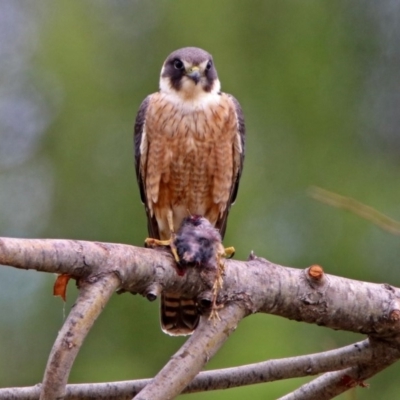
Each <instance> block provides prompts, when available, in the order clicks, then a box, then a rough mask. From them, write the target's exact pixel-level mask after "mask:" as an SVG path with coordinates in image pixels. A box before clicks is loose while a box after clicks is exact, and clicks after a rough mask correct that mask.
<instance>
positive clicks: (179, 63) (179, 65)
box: [174, 58, 183, 69]
mask: <svg viewBox="0 0 400 400" xmlns="http://www.w3.org/2000/svg"><path fill="white" fill-rule="evenodd" d="M174 67H175V69H183V62H182V61H181V60H179V59H178V58H177V59H176V60H174Z"/></svg>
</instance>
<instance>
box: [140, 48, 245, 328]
mask: <svg viewBox="0 0 400 400" xmlns="http://www.w3.org/2000/svg"><path fill="white" fill-rule="evenodd" d="M134 144H135V167H136V176H137V180H138V184H139V189H140V195H141V199H142V202H143V203H144V205H145V209H146V214H147V219H148V232H149V236H150V238H148V239H146V243H147V244H148V245H152V244H154V243H157V242H158V241H164V242H163V243H167V241H168V243H170V244H171V248H172V250H173V253H174V255H175V258H176V259H177V260H178V255H177V253H176V249H174V246H173V243H174V237H175V232H176V231H177V230H178V229H179V227H180V225H181V224H182V221H183V220H184V218H185V217H187V216H188V215H190V214H192V215H194V214H196V215H200V216H202V217H205V218H207V219H208V220H209V221H210V223H211V224H212V226H214V227H215V228H217V229H218V230H219V232H220V234H221V237H222V238H223V236H224V234H225V229H226V223H227V217H228V213H229V209H230V206H231V204H233V202H234V201H235V199H236V195H237V192H238V186H239V180H240V176H241V172H242V168H243V160H244V144H245V126H244V118H243V114H242V110H241V107H240V105H239V103H238V101H237V100H236V99H235V98H234V97H233V96H231V95H229V94H226V93H223V92H221V84H220V81H219V79H218V75H217V71H216V69H215V66H214V61H213V58H212V56H211V54H209V53H207V52H206V51H204V50H202V49H199V48H196V47H185V48H182V49H179V50H176V51H174V52H173V53H171V54H170V55H169V56H168V57H167V59H166V60H165V62H164V64H163V66H162V69H161V76H160V83H159V91H158V92H156V93H153V94H151V95H149V96H147V97H146V98H145V100H144V101H143V102H142V104H141V106H140V108H139V111H138V114H137V117H136V122H135V133H134ZM195 307H196V301H195V299H186V298H182V297H181V296H180V295H179V294H178V293H163V294H162V298H161V327H162V329H163V331H164V332H166V333H168V334H170V335H188V334H190V333H192V332H193V330H194V329H195V328H196V326H197V323H198V320H199V316H198V315H197V314H196V315H194V316H193V317H192V318H186V316H187V315H188V314H190V313H191V312H192V311H191V310H193V309H194V308H195ZM189 311H190V312H189Z"/></svg>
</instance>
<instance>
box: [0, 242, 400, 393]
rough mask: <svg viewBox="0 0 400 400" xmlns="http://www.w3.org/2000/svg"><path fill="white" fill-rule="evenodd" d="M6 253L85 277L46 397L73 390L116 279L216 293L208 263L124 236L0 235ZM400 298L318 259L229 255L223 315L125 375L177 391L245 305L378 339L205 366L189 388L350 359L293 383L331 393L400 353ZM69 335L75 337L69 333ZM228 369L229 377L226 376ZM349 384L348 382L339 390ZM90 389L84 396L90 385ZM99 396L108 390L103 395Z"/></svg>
mask: <svg viewBox="0 0 400 400" xmlns="http://www.w3.org/2000/svg"><path fill="white" fill-rule="evenodd" d="M0 263H1V264H7V265H10V266H14V267H16V268H24V269H36V270H38V271H45V272H53V273H54V272H56V273H62V274H68V275H71V276H72V277H73V278H75V279H76V280H77V281H78V285H79V287H80V289H81V293H80V295H79V298H78V300H77V303H76V306H75V307H74V308H73V309H72V311H71V314H70V316H69V317H68V319H67V321H66V325H65V326H64V328H63V329H62V331H61V332H60V334H59V337H58V339H57V341H56V343H55V345H54V347H53V350H52V353H51V356H50V359H49V362H48V367H47V370H46V374H45V380H44V383H43V387H42V399H44V398H55V397H59V398H62V397H63V396H64V394H65V393H70V392H69V390H70V389H68V390H67V392H65V384H66V381H67V379H68V375H69V371H70V368H71V366H72V362H73V360H74V358H75V356H76V354H77V352H78V350H79V348H80V345H81V344H82V342H83V339H84V337H85V335H86V334H87V331H88V330H89V329H90V327H91V325H92V324H93V322H94V320H95V319H96V318H97V316H98V314H99V313H100V311H101V309H102V307H104V305H105V303H106V302H107V300H108V298H109V296H110V295H111V294H112V292H113V291H114V290H115V289H117V288H118V290H119V291H129V292H133V293H140V294H142V295H144V296H146V297H148V298H149V299H151V300H153V299H154V298H155V297H156V296H157V295H158V294H159V293H160V292H161V290H168V291H179V292H181V293H182V294H184V295H188V296H198V297H199V298H204V297H207V296H209V294H210V291H211V289H212V287H211V283H210V279H207V276H206V275H207V274H206V271H203V270H201V268H198V267H189V268H187V270H186V273H185V274H184V275H183V276H182V274H177V271H176V266H175V263H174V261H173V258H172V257H171V255H170V254H169V253H168V252H166V251H159V250H150V249H143V248H137V247H134V246H129V245H122V244H111V243H98V242H84V241H69V240H50V239H47V240H39V239H37V240H34V239H11V238H0ZM399 298H400V290H399V289H397V288H394V287H392V286H389V285H386V284H381V285H380V284H373V283H367V282H359V281H355V280H350V279H345V278H341V277H336V276H333V275H328V274H325V273H324V271H323V270H322V268H321V267H320V266H312V267H310V268H307V269H305V270H299V269H294V268H289V267H283V266H280V265H277V264H273V263H271V262H269V261H267V260H264V259H261V258H258V257H255V256H252V257H250V259H249V260H248V261H247V262H242V261H235V260H226V261H225V272H224V284H223V288H222V289H221V290H220V292H219V294H218V304H221V305H224V308H222V309H221V310H220V311H219V313H220V317H221V320H220V321H219V320H217V321H208V320H207V318H206V317H203V318H202V322H201V324H200V326H199V327H198V329H197V330H196V331H195V333H194V335H193V336H192V337H191V338H190V339H189V340H188V341H187V342H186V343H185V345H184V346H183V347H182V348H181V349H180V350H179V351H178V352H177V354H176V355H175V356H174V357H172V358H171V360H170V362H169V363H168V364H167V365H166V366H165V367H164V368H163V369H162V370H161V371H160V373H159V374H158V375H157V376H156V377H155V378H154V379H153V380H151V381H150V383H149V382H148V381H146V380H142V381H141V385H142V386H140V387H139V386H136V388H133V386H132V385H133V384H132V383H128V385H131V386H130V389H129V390H130V393H129V396H133V395H134V393H137V391H138V390H140V389H141V388H142V387H143V385H145V384H147V387H146V388H145V389H143V390H142V391H141V392H140V394H139V395H138V396H137V399H150V398H151V399H162V398H166V397H174V396H176V395H177V394H179V393H180V392H181V391H182V390H183V389H184V388H185V387H186V386H187V385H188V384H189V383H190V382H191V381H192V379H193V378H194V377H195V376H196V374H197V373H198V372H199V371H200V369H201V368H202V367H203V366H204V365H205V364H206V363H207V361H208V359H209V358H210V357H212V356H213V355H214V354H215V352H216V351H217V350H218V349H219V347H220V346H221V345H222V344H223V343H224V341H225V340H226V339H227V337H228V336H229V334H230V332H231V331H232V330H233V329H234V328H235V327H236V325H237V323H238V322H239V321H240V320H241V319H242V318H243V317H244V316H245V315H248V314H251V313H255V312H264V313H270V314H275V315H280V316H282V317H286V318H289V319H295V320H298V321H304V322H308V323H316V324H319V325H323V326H327V327H330V328H333V329H342V330H348V331H352V332H359V333H364V334H367V335H369V337H370V340H372V341H373V342H371V343H373V346H371V344H369V343H368V342H367V341H365V342H362V343H361V344H356V345H353V346H350V347H348V348H346V349H343V350H340V351H339V350H333V351H332V353H331V352H326V353H323V354H321V355H320V356H319V355H312V356H303V357H295V358H293V359H287V360H275V361H267V362H266V363H265V364H264V365H262V364H263V363H261V364H258V365H257V366H254V365H253V366H251V367H248V366H247V367H238V368H236V369H229V370H226V371H222V372H221V374H222V377H221V376H220V375H219V374H220V372H219V371H214V372H210V373H204V374H211V375H204V374H200V375H199V377H198V378H195V380H194V381H193V382H192V384H189V386H188V389H187V390H188V391H195V390H211V389H214V388H221V386H219V385H222V387H233V386H236V385H243V384H251V383H256V382H257V380H258V382H261V381H263V382H264V381H268V380H274V379H283V378H286V377H294V376H303V375H310V374H314V373H321V372H326V371H337V370H342V369H343V368H348V369H347V370H345V371H339V372H329V373H327V374H325V375H323V376H322V377H319V378H317V379H316V380H314V381H312V382H310V383H309V384H307V385H304V386H303V387H302V388H300V389H298V390H297V391H296V392H294V393H297V394H296V395H299V396H301V395H302V393H303V392H304V393H307V396H308V395H310V393H316V394H315V397H314V398H321V399H322V398H329V397H323V396H325V392H323V390H325V391H326V393H327V394H326V396H331V395H332V393H341V392H338V391H337V390H338V389H337V388H338V382H343V379H345V380H346V379H347V380H349V382H350V383H352V382H360V380H362V379H366V378H367V377H369V376H371V375H373V374H375V373H376V372H378V371H380V370H381V369H382V368H385V367H386V366H387V365H390V364H391V363H393V362H394V361H396V360H397V359H398V358H400V354H399V350H398V349H399V346H398V338H399V331H400V329H399V328H400V327H399V324H400V322H399V321H400V304H399ZM75 308H76V310H75ZM75 311H76V312H75ZM70 335H72V337H73V338H74V341H71V339H70ZM382 338H385V341H383V340H382ZM378 339H379V340H378ZM71 344H72V347H70V346H71ZM377 349H380V350H379V351H378V350H377ZM388 349H390V351H389V350H388ZM393 349H395V350H396V351H393ZM342 352H344V353H343V354H342ZM371 352H372V353H373V357H371ZM335 354H336V355H335ZM338 354H341V356H338ZM61 364H63V365H62V366H60V365H61ZM349 367H350V368H349ZM243 368H244V370H242V369H243ZM247 368H251V369H247ZM260 368H261V370H260ZM263 368H266V369H263ZM262 371H264V372H262ZM360 371H362V372H360ZM224 374H229V375H230V376H231V377H230V378H229V379H228V380H226V379H227V378H226V375H224ZM238 374H239V375H238ZM242 374H244V375H242ZM302 374H303V375H302ZM224 376H225V377H224ZM256 376H258V378H256ZM204 377H206V378H204ZM202 379H206V384H205V386H206V387H204V386H201V387H200V386H196V385H204V383H197V382H204V380H203V381H202ZM252 379H253V380H254V381H253V380H252ZM246 382H248V383H246ZM315 382H316V383H315ZM107 385H111V386H110V390H111V388H112V390H111V392H112V393H114V394H115V393H116V392H114V390H117V389H116V387H117V386H118V385H126V383H119V384H107ZM115 385H117V386H115ZM224 385H227V386H224ZM321 385H322V386H323V387H322V386H321ZM75 387H76V386H74V388H75ZM79 387H80V388H82V386H79ZM88 387H90V388H91V389H90V390H97V388H98V386H97V385H90V386H85V387H84V390H86V389H87V388H88ZM128 387H129V386H128ZM196 388H197V389H196ZM348 388H349V387H348V386H346V385H345V386H344V388H343V385H342V386H341V387H340V390H342V391H344V390H347V389H348ZM4 390H6V392H5V391H4ZM4 390H0V399H3V398H7V399H11V398H12V397H11V395H13V393H14V392H10V390H13V389H4ZM21 390H22V391H23V392H24V393H29V396H31V395H32V393H36V394H37V390H38V389H37V388H36V387H35V388H33V389H32V390H31V391H29V390H28V389H26V388H24V389H21ZM71 390H72V389H71ZM74 390H75V389H74ZM79 390H82V389H79ZM318 390H319V391H318ZM6 393H7V394H6ZM97 393H98V392H97ZM118 393H119V394H118V396H121V393H120V392H118ZM19 394H20V393H19ZM19 394H18V395H19ZM114 394H110V393H108V395H107V398H110V399H111V398H113V396H114ZM68 395H69V394H68ZM71 395H72V394H71ZM313 395H314V394H313ZM2 396H6V397H2ZM7 396H8V397H7ZM115 396H117V395H115ZM122 396H124V395H122ZM129 396H128V397H129ZM84 397H85V398H87V396H86V395H85V396H84ZM18 398H21V397H18ZM32 398H35V399H37V397H32ZM67 398H68V397H67ZM72 398H73V397H72ZM76 398H78V397H76ZM95 398H101V396H97V395H96V396H95ZM115 398H125V397H115ZM288 398H289V399H290V397H288ZM293 398H294V397H293ZM298 398H302V397H298ZM304 398H306V397H304ZM307 398H311V397H307ZM296 399H297V397H296Z"/></svg>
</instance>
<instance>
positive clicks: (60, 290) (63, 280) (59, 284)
mask: <svg viewBox="0 0 400 400" xmlns="http://www.w3.org/2000/svg"><path fill="white" fill-rule="evenodd" d="M70 279H71V275H67V274H61V275H58V276H57V279H56V281H55V282H54V286H53V295H54V296H60V297H61V298H62V299H63V300H64V301H66V299H67V285H68V282H69V280H70Z"/></svg>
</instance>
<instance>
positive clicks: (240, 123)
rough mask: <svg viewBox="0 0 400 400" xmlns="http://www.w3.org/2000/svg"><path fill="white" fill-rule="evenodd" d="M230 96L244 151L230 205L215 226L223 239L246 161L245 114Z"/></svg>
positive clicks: (233, 186)
mask: <svg viewBox="0 0 400 400" xmlns="http://www.w3.org/2000/svg"><path fill="white" fill-rule="evenodd" d="M228 96H229V97H230V99H231V100H232V101H233V103H234V105H235V111H236V118H237V119H238V133H239V136H240V142H241V145H242V153H241V155H240V165H239V169H238V173H237V175H236V177H234V182H233V185H232V189H231V194H230V196H229V200H228V205H227V207H226V209H225V211H224V213H223V214H222V216H221V217H220V218H219V219H218V221H217V223H216V224H215V227H216V228H217V229H218V230H219V232H220V234H221V237H222V239H223V238H224V236H225V231H226V224H227V219H228V214H229V211H230V207H231V205H232V204H233V203H234V202H235V200H236V196H237V193H238V190H239V181H240V177H241V175H242V170H243V162H244V155H245V139H246V128H245V125H244V116H243V112H242V108H241V107H240V104H239V102H238V101H237V100H236V99H235V98H234V97H233V96H232V95H228Z"/></svg>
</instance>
